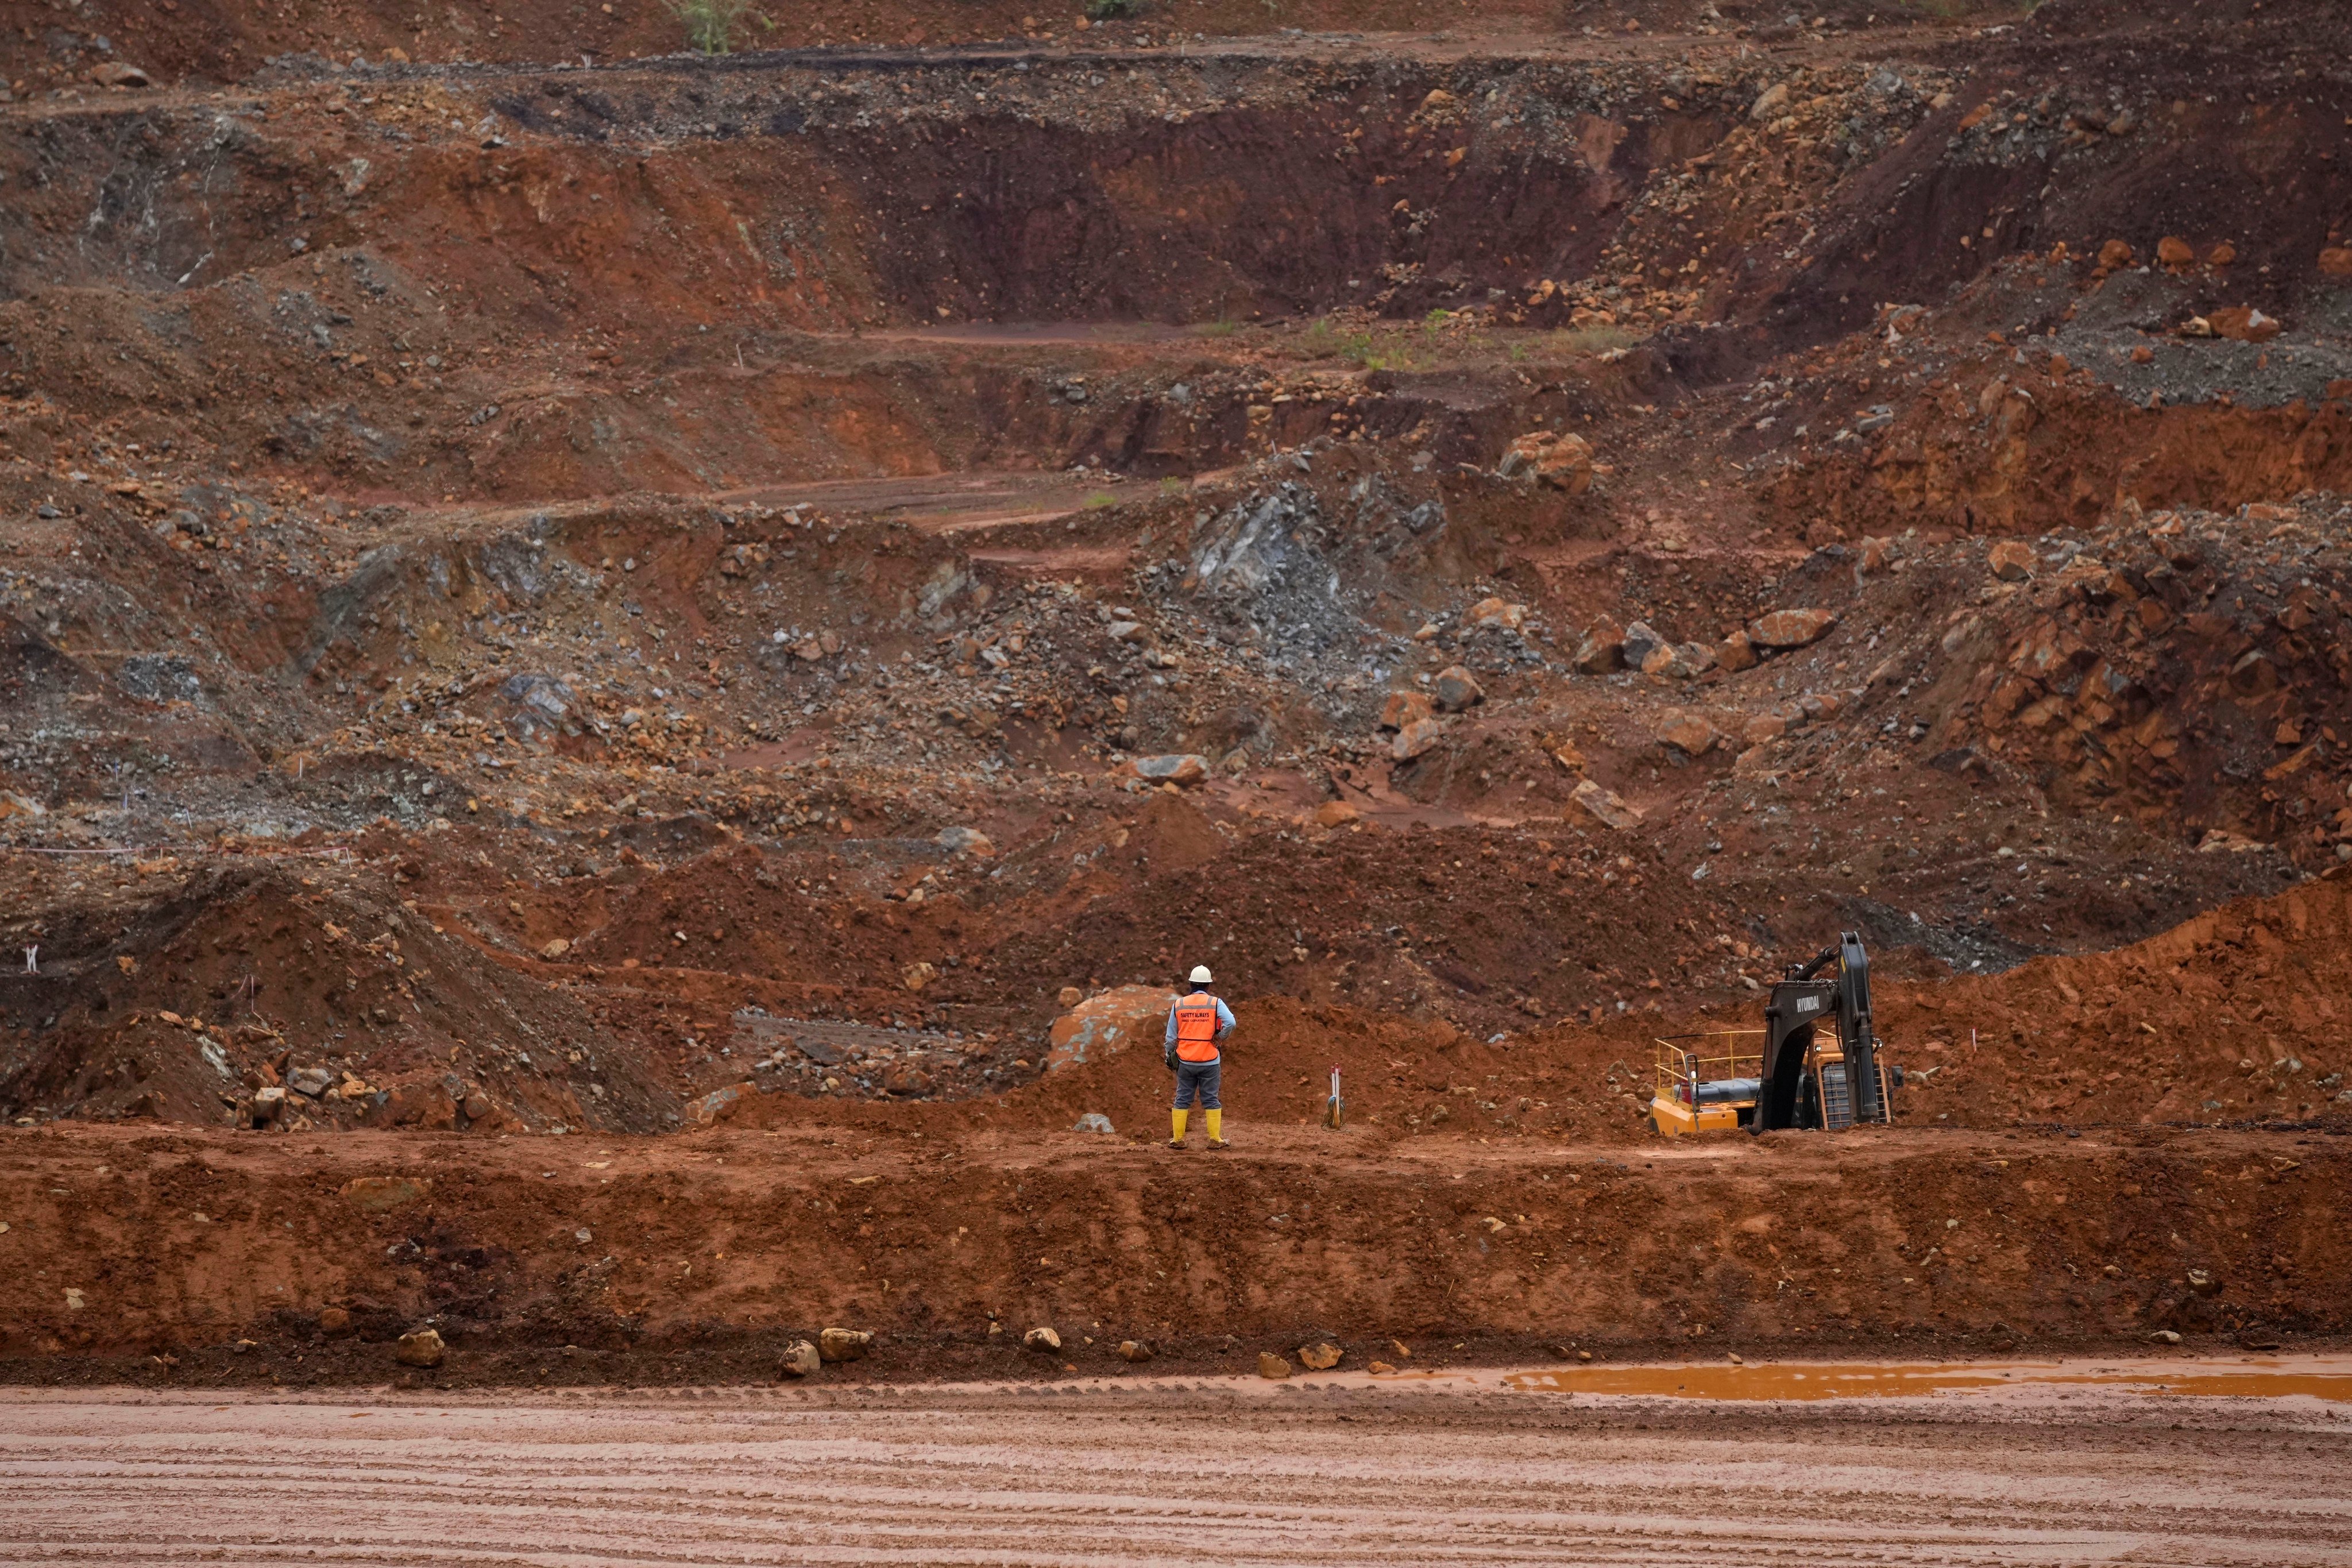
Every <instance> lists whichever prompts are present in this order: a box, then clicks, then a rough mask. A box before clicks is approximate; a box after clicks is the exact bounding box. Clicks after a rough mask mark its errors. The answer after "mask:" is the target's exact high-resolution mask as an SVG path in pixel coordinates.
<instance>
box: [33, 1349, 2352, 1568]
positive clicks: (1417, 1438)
mask: <svg viewBox="0 0 2352 1568" xmlns="http://www.w3.org/2000/svg"><path fill="white" fill-rule="evenodd" d="M689 1392H690V1394H694V1395H698V1397H689V1398H683V1399H682V1398H679V1397H677V1396H675V1395H672V1396H669V1397H666V1398H646V1397H644V1396H638V1395H627V1394H616V1393H615V1392H614V1391H610V1390H604V1391H598V1392H596V1393H593V1394H589V1393H583V1394H575V1395H572V1396H571V1397H568V1398H556V1397H551V1396H545V1395H541V1396H531V1395H506V1396H495V1397H484V1398H479V1399H467V1398H459V1399H457V1400H454V1401H436V1402H433V1403H424V1402H421V1401H417V1400H414V1399H405V1398H398V1397H394V1398H385V1397H383V1396H371V1397H367V1398H363V1399H360V1400H356V1401H352V1400H334V1401H276V1402H267V1403H265V1402H261V1401H257V1400H252V1399H249V1398H247V1397H245V1396H239V1395H225V1396H222V1398H221V1399H219V1400H212V1399H207V1400H205V1401H202V1402H198V1401H191V1400H185V1399H177V1398H164V1399H138V1398H131V1397H124V1396H110V1397H108V1396H101V1397H97V1398H92V1397H90V1396H86V1395H70V1396H55V1397H45V1396H37V1395H26V1394H17V1395H15V1396H12V1397H11V1398H9V1399H8V1400H7V1401H5V1403H0V1434H5V1443H0V1451H4V1452H5V1458H0V1499H5V1503H6V1506H5V1509H0V1519H5V1523H0V1542H5V1544H0V1552H5V1554H6V1555H7V1558H8V1560H9V1561H12V1562H26V1563H30V1562H67V1561H89V1560H92V1559H103V1560H104V1561H107V1562H110V1563H175V1562H188V1561H215V1562H226V1563H264V1562H282V1561H286V1560H288V1559H289V1558H294V1559H299V1560H302V1561H312V1560H316V1561H320V1562H327V1561H333V1562H343V1563H400V1564H403V1565H404V1568H407V1565H416V1564H436V1563H562V1562H581V1561H592V1560H593V1561H600V1562H603V1561H620V1562H652V1561H659V1562H664V1563H740V1562H747V1561H775V1560H785V1561H791V1562H794V1563H835V1562H839V1563H877V1562H878V1563H1277V1562H1278V1563H1297V1562H1323V1561H1330V1562H1351V1563H1361V1562H1370V1563H1525V1562H1531V1561H1543V1562H1562V1561H1574V1562H1579V1563H1689V1562H1693V1561H1706V1562H1710V1563H1765V1562H1787V1561H1790V1560H1792V1559H1794V1560H1801V1561H1829V1560H1864V1561H1868V1562H1872V1563H2018V1562H2032V1563H2040V1562H2049V1563H2109V1562H2116V1563H2201V1564H2233V1563H2247V1564H2263V1565H2268V1564H2275V1563H2295V1564H2304V1563H2313V1564H2318V1563H2342V1562H2345V1561H2347V1559H2352V1523H2347V1519H2346V1517H2345V1510H2344V1503H2343V1489H2342V1486H2341V1484H2340V1476H2341V1472H2342V1467H2343V1464H2344V1461H2345V1458H2346V1452H2345V1450H2346V1444H2347V1433H2346V1426H2347V1423H2346V1422H2345V1421H2343V1420H2342V1419H2340V1416H2341V1415H2342V1412H2341V1411H2340V1410H2337V1409H2335V1408H2332V1407H2329V1406H2326V1405H2321V1404H2319V1403H2318V1402H2315V1401H2313V1400H2310V1399H2307V1398H2301V1399H2297V1398H2289V1399H2268V1398H2259V1397H2257V1398H2245V1399H2231V1400H2227V1401H2211V1400H2199V1399H2183V1398H2176V1397H2170V1396H2168V1395H2161V1394H2156V1395H2144V1394H2101V1393H2099V1392H2097V1391H2095V1390H2094V1391H2088V1392H2085V1391H2082V1390H2063V1391H2062V1390H2061V1389H2059V1388H2057V1387H2055V1386H2043V1387H2040V1388H2037V1389H2033V1390H2031V1391H2022V1392H2018V1393H2015V1394H2007V1395H2003V1396H2001V1397H1999V1398H1988V1399H1957V1398H1952V1397H1945V1398H1938V1399H1919V1400H1910V1399H1906V1400H1901V1401H1896V1402H1893V1403H1891V1404H1883V1405H1879V1404H1872V1403H1869V1402H1843V1403H1839V1404H1834V1405H1759V1406H1748V1407H1740V1406H1737V1405H1713V1406H1695V1405H1689V1404H1686V1403H1677V1402H1674V1401H1662V1400H1648V1399H1596V1398H1593V1397H1591V1396H1589V1395H1578V1396H1573V1397H1570V1396H1564V1395H1560V1394H1544V1393H1531V1392H1524V1391H1517V1390H1513V1389H1510V1388H1508V1387H1505V1386H1497V1385H1482V1386H1469V1387H1458V1388H1454V1389H1450V1390H1444V1391H1440V1390H1435V1389H1431V1388H1427V1387H1423V1388H1408V1389H1399V1388H1396V1387H1393V1386H1391V1387H1375V1386H1366V1385H1360V1384H1340V1383H1338V1382H1328V1383H1324V1384H1318V1385H1315V1386H1307V1387H1302V1386H1300V1385H1297V1384H1286V1385H1283V1387H1282V1389H1281V1391H1280V1392H1279V1393H1276V1392H1274V1391H1273V1390H1272V1389H1270V1388H1265V1387H1259V1388H1251V1387H1246V1386H1244V1387H1238V1388H1236V1387H1232V1386H1227V1385H1223V1384H1215V1383H1209V1382H1201V1383H1194V1384H1170V1383H1166V1382H1162V1383H1160V1384H1155V1385H1154V1386H1151V1387H1150V1388H1138V1389H1130V1390H1118V1391H1106V1390H1104V1389H1103V1388H1101V1387H1099V1386H1095V1387H1090V1388H1087V1387H1079V1386H1075V1385H1073V1386H1069V1387H1066V1388H1064V1389H1061V1390H1058V1391H1054V1392H1053V1393H1052V1394H1050V1395H1048V1396H1043V1397H1041V1396H1035V1395H1033V1396H1030V1397H1013V1396H1009V1395H1008V1394H1005V1393H1004V1392H1003V1391H998V1390H989V1389H985V1388H969V1389H944V1390H924V1391H916V1392H913V1393H911V1394H909V1393H905V1392H881V1391H874V1390H867V1391H865V1392H864V1393H862V1394H842V1395H838V1396H817V1397H812V1396H809V1395H805V1394H778V1393H776V1392H774V1391H769V1390H743V1389H706V1390H694V1391H689Z"/></svg>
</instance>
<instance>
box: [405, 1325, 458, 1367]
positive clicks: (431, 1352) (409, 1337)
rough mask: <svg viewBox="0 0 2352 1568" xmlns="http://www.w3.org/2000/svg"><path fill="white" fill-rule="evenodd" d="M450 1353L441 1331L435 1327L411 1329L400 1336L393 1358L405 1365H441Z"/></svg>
mask: <svg viewBox="0 0 2352 1568" xmlns="http://www.w3.org/2000/svg"><path fill="white" fill-rule="evenodd" d="M448 1353H449V1351H448V1347H447V1346H446V1345H444V1344H443V1343H442V1342H441V1335H440V1333H439V1332H438V1331H436V1330H433V1329H412V1330H410V1331H408V1332H407V1333H404V1334H403V1335H401V1336H400V1342H399V1343H398V1344H397V1345H395V1346H394V1347H393V1352H392V1355H393V1359H394V1361H397V1362H398V1363H400V1364H401V1365H403V1366H439V1365H440V1364H441V1363H442V1361H443V1360H444V1359H445V1358H446V1356H447V1355H448Z"/></svg>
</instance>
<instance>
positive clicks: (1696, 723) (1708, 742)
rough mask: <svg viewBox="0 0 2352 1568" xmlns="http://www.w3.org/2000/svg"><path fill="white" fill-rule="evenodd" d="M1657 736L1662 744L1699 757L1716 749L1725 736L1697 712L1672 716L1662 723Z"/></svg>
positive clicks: (1686, 754)
mask: <svg viewBox="0 0 2352 1568" xmlns="http://www.w3.org/2000/svg"><path fill="white" fill-rule="evenodd" d="M1656 738H1657V742H1658V744H1660V745H1661V746H1664V747H1667V748H1668V749H1670V750H1672V751H1677V752H1682V753H1683V755H1685V756H1686V757H1692V758H1697V757H1703V756H1705V755H1706V754H1707V753H1708V752H1711V751H1713V750H1715V743H1716V742H1717V741H1720V740H1722V739H1723V736H1722V733H1721V732H1720V731H1717V729H1716V727H1715V726H1714V725H1712V724H1710V723H1708V722H1707V721H1706V720H1704V719H1701V718H1699V717H1697V716H1696V715H1695V714H1681V715H1676V716H1673V717H1670V718H1669V719H1668V721H1666V722H1665V723H1664V724H1662V725H1660V726H1659V727H1658V732H1657V737H1656Z"/></svg>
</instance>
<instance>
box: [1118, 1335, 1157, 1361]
mask: <svg viewBox="0 0 2352 1568" xmlns="http://www.w3.org/2000/svg"><path fill="white" fill-rule="evenodd" d="M1118 1359H1119V1360H1121V1361H1138V1362H1139V1361H1150V1359H1151V1347H1150V1345H1148V1344H1146V1343H1145V1342H1143V1341H1141V1340H1121V1341H1119V1342H1118Z"/></svg>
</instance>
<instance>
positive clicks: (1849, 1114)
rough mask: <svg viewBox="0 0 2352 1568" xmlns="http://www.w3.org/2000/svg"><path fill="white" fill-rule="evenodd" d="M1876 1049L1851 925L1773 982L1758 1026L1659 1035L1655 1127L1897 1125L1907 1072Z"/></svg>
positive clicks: (1674, 1132)
mask: <svg viewBox="0 0 2352 1568" xmlns="http://www.w3.org/2000/svg"><path fill="white" fill-rule="evenodd" d="M1878 1047H1879V1041H1878V1037H1877V1036H1876V1034H1875V1033H1874V1031H1873V1029H1872V1027H1871V1022H1870V958H1869V955H1868V954H1866V953H1865V952H1863V948H1862V937H1861V935H1860V933H1858V932H1855V931H1846V932H1843V933H1842V934H1841V935H1840V936H1839V938H1838V940H1837V942H1836V943H1835V944H1834V945H1833V946H1830V947H1825V948H1823V949H1822V951H1821V952H1819V953H1816V954H1815V955H1814V956H1813V958H1812V960H1811V962H1810V963H1792V964H1790V965H1789V967H1788V969H1787V971H1786V973H1784V974H1783V975H1782V976H1781V978H1780V979H1779V980H1777V981H1775V982H1773V984H1772V989H1771V992H1770V994H1769V998H1768V1000H1767V1001H1766V1003H1765V1005H1764V1027H1762V1028H1761V1029H1719V1030H1715V1031H1713V1032H1710V1033H1706V1034H1698V1035H1675V1036H1671V1037H1665V1038H1663V1039H1660V1040H1659V1041H1658V1042H1657V1048H1658V1055H1657V1086H1656V1092H1655V1093H1654V1095H1653V1097H1652V1098H1651V1100H1650V1125H1651V1126H1652V1127H1654V1128H1655V1129H1656V1130H1657V1131H1660V1132H1662V1133H1664V1135H1665V1136H1667V1137H1669V1138H1678V1137H1681V1136H1683V1135H1684V1134H1685V1133H1690V1132H1713V1131H1728V1130H1730V1129H1733V1128H1739V1127H1744V1128H1746V1129H1747V1130H1748V1131H1750V1132H1769V1131H1775V1130H1777V1129H1780V1128H1787V1127H1801V1128H1820V1129H1826V1130H1828V1131H1838V1130H1839V1129H1842V1128H1846V1127H1853V1126H1859V1125H1865V1124H1868V1123H1871V1122H1886V1121H1893V1120H1894V1117H1895V1110H1894V1107H1895V1089H1900V1088H1901V1087H1903V1069H1902V1068H1899V1067H1895V1068H1890V1067H1889V1066H1888V1065H1887V1064H1886V1063H1885V1062H1882V1061H1880V1060H1879V1059H1878Z"/></svg>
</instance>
